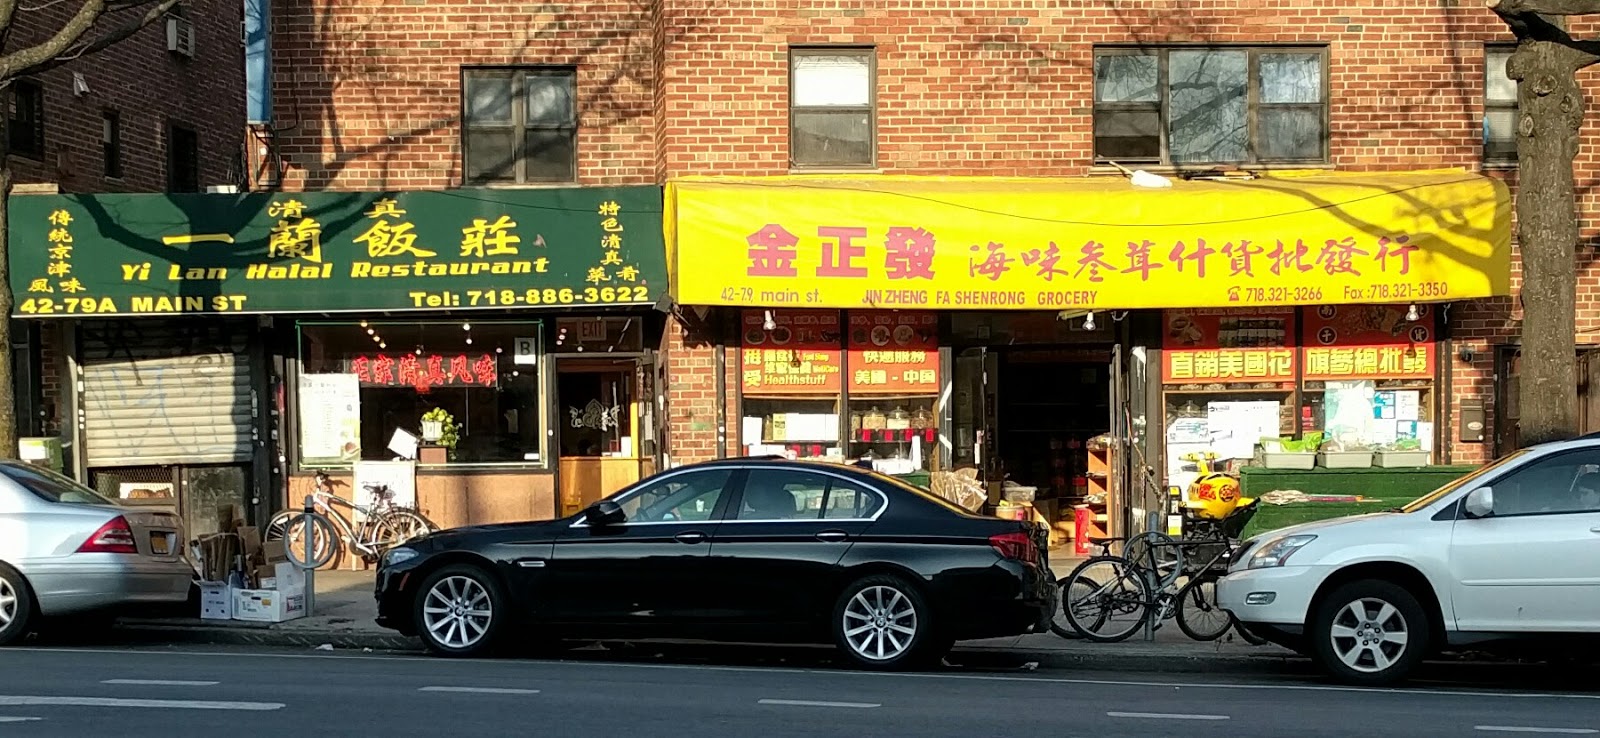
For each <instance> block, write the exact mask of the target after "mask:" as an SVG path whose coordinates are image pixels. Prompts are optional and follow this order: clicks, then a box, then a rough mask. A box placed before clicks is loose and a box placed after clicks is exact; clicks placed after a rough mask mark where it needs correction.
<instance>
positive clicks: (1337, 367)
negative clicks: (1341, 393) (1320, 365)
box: [1328, 348, 1356, 376]
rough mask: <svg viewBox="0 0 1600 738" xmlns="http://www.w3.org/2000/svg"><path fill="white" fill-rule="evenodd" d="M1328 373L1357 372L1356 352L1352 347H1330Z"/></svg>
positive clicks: (1338, 374) (1346, 373) (1339, 374)
mask: <svg viewBox="0 0 1600 738" xmlns="http://www.w3.org/2000/svg"><path fill="white" fill-rule="evenodd" d="M1328 354H1329V356H1328V373H1329V374H1333V375H1336V376H1343V375H1348V374H1351V373H1353V372H1355V369H1356V361H1355V352H1354V351H1351V350H1350V349H1337V348H1336V349H1330V350H1329V351H1328Z"/></svg>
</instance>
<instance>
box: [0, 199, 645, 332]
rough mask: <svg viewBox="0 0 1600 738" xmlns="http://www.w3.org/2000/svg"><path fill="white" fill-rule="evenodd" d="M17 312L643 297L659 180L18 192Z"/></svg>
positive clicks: (586, 301) (591, 301)
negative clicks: (636, 183)
mask: <svg viewBox="0 0 1600 738" xmlns="http://www.w3.org/2000/svg"><path fill="white" fill-rule="evenodd" d="M10 238H11V240H10V246H11V248H10V252H11V262H10V267H11V288H12V291H13V292H14V293H15V295H16V305H17V307H16V314H17V315H18V316H22V317H71V316H77V315H169V314H216V313H228V314H238V313H283V312H340V311H406V310H474V309H476V310H487V309H506V308H544V307H567V306H584V305H591V306H599V305H640V304H653V303H655V302H656V301H657V300H658V299H659V298H661V297H662V296H663V295H664V292H665V290H666V287H667V280H666V263H665V251H664V246H663V243H662V233H661V199H660V191H659V190H658V189H656V188H654V187H648V186H644V187H592V188H577V187H573V188H561V189H538V190H498V189H495V190H491V189H461V190H447V191H435V192H365V193H358V192H305V193H282V192H279V193H252V194H245V195H231V194H162V195H20V196H15V197H12V198H11V208H10Z"/></svg>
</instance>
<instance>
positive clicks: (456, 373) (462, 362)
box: [450, 354, 472, 384]
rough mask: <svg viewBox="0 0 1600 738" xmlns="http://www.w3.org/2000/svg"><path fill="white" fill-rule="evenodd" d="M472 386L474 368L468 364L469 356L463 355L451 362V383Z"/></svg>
mask: <svg viewBox="0 0 1600 738" xmlns="http://www.w3.org/2000/svg"><path fill="white" fill-rule="evenodd" d="M457 382H459V383H461V384H472V366H471V365H469V364H468V363H467V355H466V354H461V355H459V356H457V357H455V358H453V359H451V360H450V383H451V384H455V383H457Z"/></svg>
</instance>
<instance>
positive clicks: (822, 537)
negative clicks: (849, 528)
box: [817, 530, 850, 543]
mask: <svg viewBox="0 0 1600 738" xmlns="http://www.w3.org/2000/svg"><path fill="white" fill-rule="evenodd" d="M849 538H850V534H849V533H846V532H844V531H842V530H825V531H822V532H821V533H818V534H817V540H819V541H827V542H828V543H838V542H839V541H844V540H849Z"/></svg>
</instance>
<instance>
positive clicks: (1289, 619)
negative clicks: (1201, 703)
mask: <svg viewBox="0 0 1600 738" xmlns="http://www.w3.org/2000/svg"><path fill="white" fill-rule="evenodd" d="M1217 596H1218V599H1219V601H1220V602H1221V604H1222V606H1223V607H1224V608H1226V609H1228V610H1230V611H1232V612H1233V614H1234V616H1235V617H1237V618H1238V619H1239V621H1240V622H1242V623H1244V624H1245V625H1246V627H1248V628H1249V629H1250V630H1251V631H1252V632H1254V633H1257V634H1260V635H1261V636H1262V637H1265V638H1267V639H1269V640H1272V641H1273V642H1275V643H1278V644H1280V645H1283V646H1286V647H1288V648H1292V649H1294V650H1296V651H1299V652H1300V653H1302V654H1306V655H1309V656H1311V657H1312V658H1314V659H1316V661H1317V662H1318V663H1319V664H1320V665H1321V666H1322V667H1323V668H1325V669H1327V670H1328V671H1329V672H1331V673H1332V674H1333V675H1334V676H1336V677H1338V678H1339V679H1341V680H1343V681H1346V682H1351V683H1356V684H1388V683H1393V682H1396V681H1399V680H1401V679H1403V678H1404V677H1405V676H1406V674H1407V673H1408V672H1409V671H1410V670H1411V669H1412V668H1413V667H1414V666H1416V664H1417V662H1418V661H1420V660H1422V658H1423V657H1424V656H1427V655H1429V654H1430V653H1434V652H1437V651H1440V650H1444V649H1448V648H1467V647H1470V648H1475V649H1476V648H1483V649H1489V650H1501V649H1506V648H1510V649H1514V650H1517V651H1521V652H1533V653H1540V651H1538V650H1536V649H1546V650H1545V651H1544V652H1545V653H1559V654H1562V655H1563V656H1577V657H1592V656H1593V654H1594V653H1596V648H1597V644H1600V437H1584V438H1580V439H1577V440H1572V441H1563V442H1559V443H1551V444H1545V445H1542V446H1535V447H1532V448H1527V449H1522V450H1520V451H1516V452H1514V453H1512V454H1510V455H1509V456H1506V457H1505V458H1502V459H1500V460H1499V461H1496V462H1494V463H1493V464H1490V465H1488V466H1486V467H1483V468H1482V469H1479V470H1477V471H1475V472H1473V473H1471V474H1468V475H1467V476H1465V477H1462V478H1461V479H1458V480H1456V481H1454V482H1451V483H1450V484H1447V485H1445V486H1444V487H1442V488H1440V489H1438V490H1436V491H1434V492H1432V493H1430V494H1428V495H1427V496H1426V497H1423V498H1421V499H1418V500H1416V501H1415V502H1412V503H1411V504H1409V505H1406V506H1405V507H1403V508H1398V509H1395V510H1390V511H1386V512H1382V513H1374V514H1370V515H1360V516H1356V517H1350V518H1341V519H1336V520H1325V521H1321V522H1316V523H1308V524H1305V525H1297V526H1293V527H1290V528H1284V529H1282V530H1275V531H1272V532H1269V533H1266V534H1264V535H1261V536H1258V537H1256V538H1253V539H1251V540H1250V541H1248V542H1246V543H1245V545H1243V546H1241V547H1240V549H1239V551H1238V552H1237V553H1235V554H1234V557H1233V560H1232V561H1231V562H1230V563H1229V572H1228V575H1227V576H1226V577H1224V578H1223V579H1222V580H1221V581H1220V582H1219V583H1218V585H1217Z"/></svg>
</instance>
